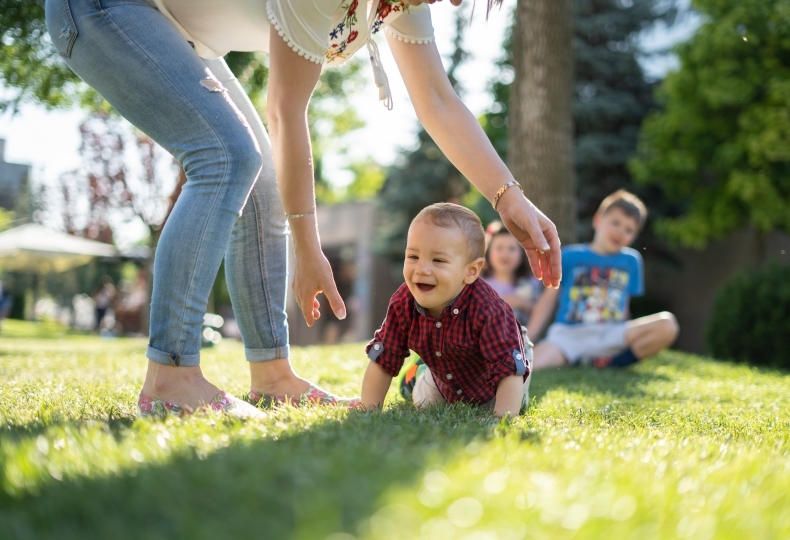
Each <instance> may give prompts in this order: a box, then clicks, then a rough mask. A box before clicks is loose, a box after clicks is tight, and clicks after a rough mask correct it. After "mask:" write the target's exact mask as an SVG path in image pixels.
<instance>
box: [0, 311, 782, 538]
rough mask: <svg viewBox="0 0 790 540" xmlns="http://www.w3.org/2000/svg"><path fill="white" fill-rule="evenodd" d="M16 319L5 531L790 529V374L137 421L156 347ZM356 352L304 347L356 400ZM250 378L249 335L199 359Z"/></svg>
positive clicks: (0, 511) (683, 376)
mask: <svg viewBox="0 0 790 540" xmlns="http://www.w3.org/2000/svg"><path fill="white" fill-rule="evenodd" d="M52 335H53V329H52V328H49V329H42V328H40V327H37V326H34V325H31V324H30V323H20V322H18V321H4V325H3V329H2V333H0V538H3V539H5V538H58V539H70V538H74V539H77V538H79V539H85V538H101V539H115V538H118V539H123V538H129V539H158V538H162V539H165V538H167V539H174V538H184V539H190V540H193V539H202V538H212V539H217V538H256V539H264V540H269V539H300V540H301V539H303V540H325V539H326V540H353V539H359V540H362V539H366V540H367V539H370V540H390V539H393V540H394V539H398V540H402V539H416V538H420V539H425V540H451V539H459V540H461V539H463V540H517V539H522V538H524V539H527V538H529V539H541V538H546V539H564V538H596V539H599V538H602V539H617V540H619V539H629V538H633V539H638V540H643V539H651V538H689V539H694V540H707V539H711V538H733V539H739V540H741V539H744V538H746V539H747V540H756V539H771V540H774V539H781V538H790V459H789V456H788V452H789V451H790V442H788V436H789V435H790V379H788V377H787V376H786V375H784V374H782V373H778V372H774V371H768V370H759V369H755V368H749V367H745V366H740V365H733V364H727V363H718V362H714V361H711V360H709V359H705V358H700V357H695V356H691V355H686V354H679V353H673V352H670V353H665V354H662V355H661V356H660V357H659V358H657V359H654V360H652V361H649V362H648V363H646V364H644V365H640V366H638V367H636V368H635V369H628V370H624V371H594V370H590V369H573V370H565V371H553V372H541V373H538V374H537V375H536V377H535V380H534V381H533V383H532V402H531V405H530V408H529V410H528V411H527V413H526V414H525V415H524V416H522V417H520V418H518V419H516V420H513V421H510V422H503V423H499V424H496V423H491V422H489V421H487V420H488V419H487V417H486V415H485V413H483V412H482V411H478V410H473V409H471V408H468V407H443V408H431V409H428V410H422V411H420V410H416V409H415V408H413V407H412V406H410V405H408V404H406V403H404V402H403V401H401V400H400V399H399V398H396V397H395V396H394V394H392V393H391V395H390V401H389V405H388V407H387V408H386V410H385V411H384V412H376V413H368V412H359V411H352V412H348V411H345V410H341V409H333V408H328V407H311V408H306V409H294V408H290V407H283V408H276V409H271V410H269V411H268V412H267V414H268V419H267V420H265V421H248V422H246V423H240V422H234V421H230V420H228V419H226V418H223V417H219V416H215V415H201V416H196V417H192V418H188V419H186V420H183V421H182V420H169V421H167V422H154V421H146V420H135V409H134V405H135V402H136V394H137V392H138V390H139V387H140V385H141V381H142V377H143V372H144V366H145V358H144V356H143V355H144V350H145V342H144V341H143V340H127V339H114V340H110V339H101V338H97V337H89V336H66V335H63V334H62V333H61V334H60V335H57V336H56V337H49V336H52ZM366 362H367V360H366V358H365V356H364V354H363V351H362V348H361V346H360V345H348V346H345V345H344V346H337V347H314V348H305V349H299V348H297V349H295V351H294V353H293V363H294V365H295V366H296V368H297V370H298V371H299V372H301V373H303V374H305V375H309V376H310V377H311V378H313V379H314V380H317V382H319V383H320V384H321V385H323V386H325V387H326V388H328V389H330V390H333V391H336V392H339V393H343V394H354V393H357V392H358V389H359V385H360V381H361V376H362V371H363V368H364V366H365V364H366ZM203 366H204V368H205V371H206V372H207V374H208V376H209V377H210V378H211V379H212V380H213V381H215V382H217V383H218V384H219V385H220V386H222V387H223V388H225V389H227V390H228V391H230V392H232V393H234V394H236V395H239V396H240V395H242V394H244V392H245V391H246V390H247V386H246V384H247V382H248V377H247V372H246V369H247V366H246V363H245V362H244V360H243V349H242V346H241V345H240V344H238V343H235V342H223V343H222V344H220V346H219V347H216V348H214V349H209V350H207V351H205V352H204V355H203Z"/></svg>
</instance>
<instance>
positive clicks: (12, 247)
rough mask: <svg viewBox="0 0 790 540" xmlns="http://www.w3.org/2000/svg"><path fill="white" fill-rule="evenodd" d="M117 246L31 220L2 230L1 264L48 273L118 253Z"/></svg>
mask: <svg viewBox="0 0 790 540" xmlns="http://www.w3.org/2000/svg"><path fill="white" fill-rule="evenodd" d="M117 255H118V250H117V249H115V246H111V245H110V244H104V243H102V242H96V241H95V240H88V239H87V238H81V237H79V236H74V235H71V234H66V233H62V232H58V231H53V230H50V229H47V228H46V227H42V226H41V225H36V224H35V223H29V224H27V225H21V226H19V227H16V228H14V229H10V230H8V231H5V232H2V233H0V268H2V269H3V270H9V271H12V272H29V273H34V274H46V273H48V272H64V271H66V270H69V269H71V268H76V267H77V266H82V265H84V264H88V263H89V262H90V261H91V260H93V259H94V258H95V257H115V256H117Z"/></svg>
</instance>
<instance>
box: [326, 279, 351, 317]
mask: <svg viewBox="0 0 790 540" xmlns="http://www.w3.org/2000/svg"><path fill="white" fill-rule="evenodd" d="M328 286H329V287H328V288H325V289H324V290H323V292H324V296H326V299H327V301H328V302H329V307H331V308H332V311H333V312H334V313H335V316H336V317H337V318H338V319H340V320H341V321H342V320H343V319H345V318H346V304H345V303H343V298H342V297H341V296H340V293H339V292H337V285H335V280H334V279H332V278H331V277H330V278H329V283H328Z"/></svg>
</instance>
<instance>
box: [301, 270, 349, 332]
mask: <svg viewBox="0 0 790 540" xmlns="http://www.w3.org/2000/svg"><path fill="white" fill-rule="evenodd" d="M307 267H310V268H316V267H317V269H316V270H313V271H311V272H309V273H307V275H306V276H305V277H303V273H304V272H303V271H302V268H303V267H302V266H301V264H298V265H297V269H296V271H295V272H294V281H293V286H292V289H293V291H294V295H295V296H296V304H297V305H298V306H299V310H300V311H301V312H302V316H303V317H304V321H305V323H307V326H313V324H315V321H316V320H317V319H320V318H321V303H320V302H319V301H318V298H317V296H318V294H320V293H323V294H324V296H326V299H327V301H328V302H329V306H330V307H331V308H332V311H334V313H335V315H337V318H338V319H345V318H346V305H345V303H343V298H342V297H341V296H340V293H339V292H338V291H337V285H335V280H334V277H333V276H332V268H331V267H330V266H329V263H328V262H327V261H326V259H323V261H320V262H314V263H313V264H309V263H308V264H307Z"/></svg>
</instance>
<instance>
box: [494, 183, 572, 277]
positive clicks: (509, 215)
mask: <svg viewBox="0 0 790 540" xmlns="http://www.w3.org/2000/svg"><path fill="white" fill-rule="evenodd" d="M497 210H498V211H499V215H500V217H501V218H502V223H503V224H504V225H505V227H507V229H508V230H509V231H510V233H511V234H512V235H513V236H514V237H515V238H516V240H518V242H519V243H520V244H521V246H522V247H523V248H524V249H525V250H526V251H527V259H529V266H530V267H531V268H532V273H533V274H534V275H535V277H536V278H538V279H539V280H541V281H542V282H543V285H545V286H546V287H554V288H557V287H559V285H560V280H561V279H562V251H561V246H560V237H559V235H558V234H557V227H556V226H555V225H554V223H552V221H551V220H550V219H549V218H547V217H546V216H545V214H543V212H541V211H540V210H539V209H538V208H537V207H536V206H535V205H534V204H532V202H531V201H530V200H529V199H527V198H526V197H525V196H524V195H523V194H522V193H521V192H520V191H519V190H518V189H508V190H507V191H505V193H503V194H502V197H500V199H499V201H498V203H497Z"/></svg>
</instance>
